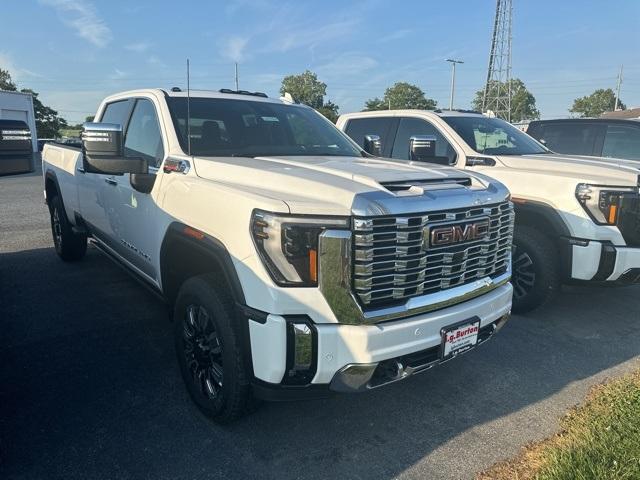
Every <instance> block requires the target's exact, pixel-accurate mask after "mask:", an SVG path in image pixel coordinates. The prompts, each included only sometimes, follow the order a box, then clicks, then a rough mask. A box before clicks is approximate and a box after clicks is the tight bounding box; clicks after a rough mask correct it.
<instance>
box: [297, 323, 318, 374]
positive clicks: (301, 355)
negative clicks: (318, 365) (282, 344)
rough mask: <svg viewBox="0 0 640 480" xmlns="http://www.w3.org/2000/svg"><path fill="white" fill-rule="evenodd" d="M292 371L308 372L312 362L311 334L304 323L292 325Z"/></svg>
mask: <svg viewBox="0 0 640 480" xmlns="http://www.w3.org/2000/svg"><path fill="white" fill-rule="evenodd" d="M293 339H294V340H293V351H294V352H293V369H294V370H308V369H309V367H311V362H312V361H313V332H312V331H311V329H310V328H309V325H307V324H306V323H294V324H293Z"/></svg>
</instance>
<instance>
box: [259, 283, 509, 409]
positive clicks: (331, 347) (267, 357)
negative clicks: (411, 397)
mask: <svg viewBox="0 0 640 480" xmlns="http://www.w3.org/2000/svg"><path fill="white" fill-rule="evenodd" d="M512 293H513V289H512V287H511V284H509V283H507V284H505V285H502V286H500V287H498V288H495V289H494V290H492V291H491V292H489V293H485V294H484V295H482V296H480V297H477V298H474V299H472V300H468V301H466V302H463V303H460V304H457V305H453V306H450V307H447V308H444V309H442V310H438V311H435V312H427V313H423V314H420V315H416V316H413V317H410V318H405V319H401V320H395V321H388V322H382V323H378V324H375V325H347V324H328V323H322V324H321V323H316V324H314V325H313V327H314V332H315V340H316V341H315V343H314V359H313V360H314V361H313V368H314V369H315V372H314V374H313V378H312V379H311V380H310V382H308V383H307V384H305V385H289V384H287V378H288V377H289V375H290V370H289V368H290V365H291V355H292V354H291V351H290V350H291V343H290V342H289V344H288V341H287V325H288V323H290V322H291V319H290V318H285V317H283V316H280V315H272V314H269V315H267V316H266V318H264V319H261V320H260V321H256V320H253V319H250V320H249V337H250V343H251V356H252V364H253V372H254V377H255V379H256V381H255V385H254V387H255V388H254V389H255V390H256V393H257V394H258V395H259V396H262V397H263V398H267V399H270V400H273V399H287V398H293V399H295V398H301V397H308V396H312V397H313V396H323V395H325V394H327V393H328V392H329V391H339V392H352V391H363V390H368V389H371V388H376V387H379V386H382V385H384V384H387V383H391V382H394V381H397V380H401V379H403V378H406V377H408V376H410V375H411V374H413V373H418V372H419V371H423V370H426V369H427V368H429V367H431V366H433V365H435V364H437V363H439V362H440V357H439V354H438V351H439V347H440V343H441V330H442V329H443V328H444V327H447V326H450V325H454V324H456V323H459V322H462V321H464V320H468V319H471V318H473V317H478V318H479V319H480V328H481V333H480V340H482V341H484V340H487V339H488V338H489V337H491V336H492V335H493V333H495V332H496V331H497V330H498V329H499V328H501V327H502V326H503V325H504V323H505V322H506V320H507V318H508V316H509V313H510V311H511V297H512ZM398 365H400V366H399V367H398ZM394 367H395V370H394ZM283 397H284V398H283Z"/></svg>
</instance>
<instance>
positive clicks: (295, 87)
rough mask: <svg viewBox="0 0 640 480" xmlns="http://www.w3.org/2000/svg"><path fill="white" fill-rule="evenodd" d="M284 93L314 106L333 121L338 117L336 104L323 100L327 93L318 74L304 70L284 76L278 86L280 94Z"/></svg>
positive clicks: (325, 86) (324, 84) (325, 85)
mask: <svg viewBox="0 0 640 480" xmlns="http://www.w3.org/2000/svg"><path fill="white" fill-rule="evenodd" d="M285 93H289V94H290V95H291V96H292V97H293V98H294V99H295V100H297V101H298V102H300V103H304V104H305V105H309V106H310V107H311V108H315V109H316V110H317V111H318V112H320V113H321V114H323V115H324V116H325V117H327V118H328V119H329V120H331V121H332V122H334V123H335V121H336V120H337V119H338V105H336V104H335V103H333V102H331V101H327V102H325V100H324V97H325V96H326V94H327V84H326V83H324V82H321V81H320V80H318V75H316V74H315V73H313V72H311V71H309V70H305V71H304V72H303V73H301V74H299V75H288V76H286V77H284V78H283V79H282V86H281V87H280V95H284V94H285Z"/></svg>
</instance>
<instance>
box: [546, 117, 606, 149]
mask: <svg viewBox="0 0 640 480" xmlns="http://www.w3.org/2000/svg"><path fill="white" fill-rule="evenodd" d="M603 132H604V127H603V126H602V125H595V124H589V123H585V122H577V123H549V124H547V125H544V126H543V127H542V131H541V132H540V137H541V138H540V141H541V142H542V143H544V145H545V146H546V147H547V148H548V149H549V150H551V151H552V152H556V153H566V154H570V155H596V156H597V155H598V153H599V152H598V149H597V144H598V139H599V138H602V134H603Z"/></svg>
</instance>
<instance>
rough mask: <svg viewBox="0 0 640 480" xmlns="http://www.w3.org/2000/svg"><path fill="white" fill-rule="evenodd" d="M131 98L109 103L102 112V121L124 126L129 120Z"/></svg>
mask: <svg viewBox="0 0 640 480" xmlns="http://www.w3.org/2000/svg"><path fill="white" fill-rule="evenodd" d="M129 106H130V103H129V100H119V101H117V102H112V103H109V104H107V106H106V107H105V108H104V113H103V114H102V119H101V120H100V121H101V122H102V123H115V124H117V125H120V126H121V127H122V128H124V124H125V122H126V121H127V115H128V114H129Z"/></svg>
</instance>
